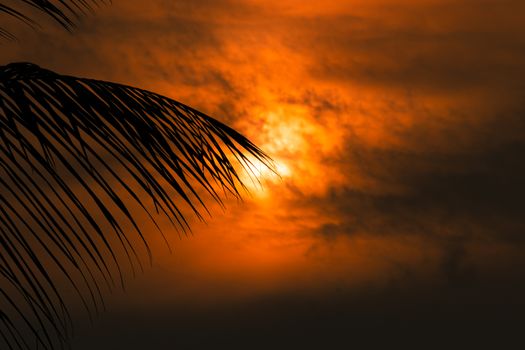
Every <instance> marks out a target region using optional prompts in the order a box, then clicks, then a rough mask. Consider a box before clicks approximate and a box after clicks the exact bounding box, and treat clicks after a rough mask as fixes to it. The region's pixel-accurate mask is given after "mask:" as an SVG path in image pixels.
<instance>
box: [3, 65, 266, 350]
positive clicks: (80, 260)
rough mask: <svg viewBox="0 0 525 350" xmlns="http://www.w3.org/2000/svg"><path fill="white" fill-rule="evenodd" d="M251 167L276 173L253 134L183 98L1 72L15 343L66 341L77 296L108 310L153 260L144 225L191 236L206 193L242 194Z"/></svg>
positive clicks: (8, 309) (7, 337)
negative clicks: (110, 295) (170, 227)
mask: <svg viewBox="0 0 525 350" xmlns="http://www.w3.org/2000/svg"><path fill="white" fill-rule="evenodd" d="M252 161H257V162H262V163H263V164H265V165H266V166H269V167H271V162H270V161H269V158H268V157H267V156H266V155H265V154H264V153H263V152H262V151H261V150H260V149H259V148H258V147H256V146H255V145H254V144H253V143H251V142H250V141H249V140H248V139H246V138H245V137H244V136H242V135H240V134H239V133H237V132H236V131H235V130H233V129H231V128H229V127H228V126H226V125H224V124H222V123H220V122H219V121H217V120H215V119H213V118H211V117H209V116H207V115H205V114H203V113H201V112H198V111H196V110H194V109H192V108H190V107H188V106H185V105H183V104H181V103H179V102H176V101H174V100H172V99H169V98H166V97H163V96H160V95H158V94H155V93H152V92H148V91H145V90H141V89H137V88H133V87H130V86H125V85H120V84H115V83H109V82H104V81H98V80H92V79H84V78H76V77H72V76H64V75H59V74H56V73H54V72H51V71H49V70H45V69H41V68H40V67H38V66H36V65H33V64H29V63H15V64H9V65H7V66H2V67H0V249H1V252H0V294H1V296H0V300H1V301H2V304H0V334H1V336H0V339H2V338H3V342H4V346H5V347H7V348H8V349H30V348H32V347H34V346H35V343H36V344H38V348H40V349H54V348H58V347H61V346H63V345H64V344H67V338H68V336H69V334H70V331H71V318H70V316H69V311H68V306H67V305H68V296H67V295H66V294H75V295H76V296H77V297H78V298H80V300H81V302H82V303H83V304H84V306H85V308H86V309H87V310H88V312H89V313H93V312H97V311H98V310H99V309H100V308H103V299H102V295H103V293H104V290H106V289H111V288H113V287H114V286H115V285H120V284H122V283H123V282H122V281H123V278H124V277H123V275H125V272H124V271H125V270H126V269H125V268H123V267H122V266H123V265H122V263H123V261H127V263H126V264H125V266H131V268H132V269H136V268H141V266H142V262H141V261H142V260H143V259H142V257H143V256H146V254H149V248H148V243H147V242H148V237H151V234H152V233H151V232H150V231H145V230H144V227H145V226H144V225H145V221H146V220H144V219H137V218H139V217H143V218H147V219H148V220H149V222H152V223H153V225H154V226H157V227H159V225H157V221H158V219H159V218H162V217H167V218H169V219H170V220H171V222H172V223H173V224H174V225H175V226H176V227H178V229H179V232H186V231H187V230H189V225H190V224H189V221H188V215H190V214H195V215H196V216H197V217H199V218H202V212H203V210H204V212H206V210H207V209H206V205H205V201H206V197H210V196H211V198H213V199H215V201H217V202H218V203H222V202H221V200H222V199H221V198H224V195H225V194H231V195H233V196H235V197H239V189H241V188H243V186H244V185H243V183H242V181H241V177H240V173H239V171H240V170H242V169H243V168H248V169H249V168H250V167H251V162H252ZM140 213H142V214H140ZM158 214H161V215H158ZM137 242H138V243H140V244H137ZM141 247H142V248H141ZM58 280H61V281H62V282H60V283H59V282H57V281H58ZM64 286H67V288H68V291H67V293H66V292H64V288H65V287H64ZM70 291H71V292H70ZM28 334H31V335H32V336H31V337H32V339H33V340H31V341H29V340H28V339H30V338H28ZM1 345H2V342H1V341H0V346H1Z"/></svg>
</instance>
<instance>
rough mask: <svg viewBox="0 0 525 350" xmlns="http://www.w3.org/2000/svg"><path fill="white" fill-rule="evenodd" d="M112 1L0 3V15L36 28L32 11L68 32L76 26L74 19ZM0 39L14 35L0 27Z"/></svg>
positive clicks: (53, 0) (13, 0)
mask: <svg viewBox="0 0 525 350" xmlns="http://www.w3.org/2000/svg"><path fill="white" fill-rule="evenodd" d="M109 2H111V1H110V0H10V1H8V2H6V1H2V2H0V13H4V14H6V15H8V16H11V17H14V18H16V19H17V20H19V21H21V22H23V23H25V24H27V25H29V26H31V27H34V26H36V25H37V20H35V19H34V18H32V17H31V14H30V13H29V12H30V10H31V9H36V10H38V12H41V13H43V14H45V15H46V16H48V17H51V18H52V19H53V20H54V21H56V22H57V23H59V24H60V25H61V26H62V27H64V28H65V29H67V30H71V28H72V27H73V26H74V25H75V22H74V19H78V18H79V17H80V16H81V15H82V14H84V13H86V11H92V10H93V6H99V5H100V4H104V3H109ZM0 37H5V38H14V36H13V34H12V33H11V32H10V31H9V30H7V29H5V28H2V27H0Z"/></svg>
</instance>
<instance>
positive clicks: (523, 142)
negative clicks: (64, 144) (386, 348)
mask: <svg viewBox="0 0 525 350" xmlns="http://www.w3.org/2000/svg"><path fill="white" fill-rule="evenodd" d="M524 22H525V3H524V2H523V1H520V0H481V1H480V0H477V1H473V0H460V1H459V0H455V1H452V0H441V1H438V0H426V1H415V0H398V1H394V0H368V1H364V0H359V1H358V0H346V1H344V0H325V1H322V2H319V1H304V0H303V1H299V0H280V1H262V0H213V1H211V0H192V1H180V0H150V1H147V2H144V1H138V0H127V1H122V0H114V1H113V4H112V5H110V6H101V7H100V8H98V9H97V10H96V11H95V13H93V14H90V15H88V16H87V17H85V18H83V19H82V20H81V22H80V23H79V25H78V27H77V28H76V29H75V30H74V33H73V34H69V33H67V32H64V31H63V30H62V29H61V28H59V27H58V26H56V25H54V24H53V23H49V24H46V25H43V28H42V29H41V30H39V31H34V30H32V29H29V28H24V27H19V28H17V33H16V34H17V35H18V37H19V40H18V42H3V43H1V44H0V48H1V49H0V62H1V63H0V64H5V63H8V62H14V61H30V62H33V63H36V64H39V65H40V66H42V67H45V68H48V69H52V70H54V71H57V72H60V73H64V74H70V75H75V76H82V77H90V78H96V79H101V80H107V81H115V82H119V83H124V84H128V85H131V86H138V87H142V88H144V89H147V90H150V91H154V92H157V93H160V94H163V95H165V96H169V97H171V98H173V99H176V100H178V101H180V102H183V103H185V104H188V105H190V106H192V107H195V108H197V109H199V110H201V111H203V112H205V113H207V114H209V115H211V116H213V117H215V118H216V119H218V120H220V121H223V122H225V123H227V124H228V125H231V126H233V127H234V128H236V129H237V130H239V131H240V132H242V133H243V134H244V135H246V136H247V137H248V138H250V139H251V140H252V141H254V142H255V143H256V144H257V145H258V146H260V147H261V148H262V149H263V150H264V151H266V152H267V153H268V154H269V155H270V156H271V157H272V158H273V159H274V161H275V166H276V169H277V171H278V173H279V174H280V177H278V176H275V175H274V174H272V173H271V172H269V171H267V170H265V169H264V168H262V167H261V168H258V169H256V171H258V172H259V174H260V179H261V184H256V183H255V184H253V183H250V182H249V181H250V180H249V179H248V177H247V178H246V180H247V181H248V182H247V184H248V188H249V192H250V193H249V194H244V195H243V199H244V200H243V201H242V202H239V201H237V200H234V199H229V200H227V201H226V208H225V209H224V210H223V209H221V208H220V207H219V206H214V205H213V204H211V212H212V216H211V217H208V218H207V219H206V223H203V222H199V221H198V220H196V219H195V220H192V228H193V231H192V233H191V235H188V236H184V235H183V234H182V235H180V233H179V232H176V231H174V230H171V231H169V230H168V232H166V234H167V236H168V237H169V241H170V246H171V249H172V252H171V253H170V251H169V249H168V248H167V247H166V245H165V244H164V242H163V240H162V238H161V237H159V236H158V235H157V234H154V233H153V232H152V233H151V234H148V235H149V236H148V240H149V241H150V243H151V246H152V250H153V255H154V260H153V264H152V266H151V267H148V268H146V271H145V272H144V273H139V274H137V276H135V277H132V276H130V277H129V278H128V280H127V283H126V291H125V292H123V291H118V290H116V291H113V292H112V293H111V294H109V293H108V295H107V297H106V301H107V310H106V311H105V312H103V313H101V314H100V315H99V316H98V317H97V318H96V320H95V322H94V324H93V325H90V324H89V323H88V322H87V320H86V316H85V315H84V316H83V313H82V312H81V311H79V312H78V317H77V323H78V327H77V332H76V337H75V338H74V340H73V345H74V348H75V349H93V348H97V349H108V350H109V349H117V348H119V349H145V348H151V349H167V348H177V347H178V346H179V347H181V348H189V347H192V346H194V347H197V348H199V347H200V346H202V347H204V346H210V345H214V346H228V347H231V348H245V347H246V346H248V347H249V348H250V347H253V348H256V347H257V346H261V347H267V346H272V347H273V348H285V347H288V348H300V347H305V346H308V345H316V346H318V347H321V346H324V347H326V348H335V346H336V344H340V343H344V344H358V343H360V342H363V343H366V344H375V343H383V342H384V343H386V344H390V345H392V344H395V343H396V342H399V343H403V344H405V345H407V346H408V345H414V347H417V346H420V345H421V344H426V346H432V345H436V344H441V343H442V344H449V345H450V344H452V346H454V345H458V347H459V344H473V342H486V341H489V340H490V341H495V342H496V343H497V344H500V345H501V343H502V342H505V341H510V340H513V339H518V338H517V332H518V330H519V329H520V327H519V326H520V324H521V325H522V324H523V311H525V303H524V301H523V297H522V296H523V293H524V292H525V283H524V281H525V280H524V278H523V277H525V276H524V272H523V271H525V256H524V254H523V249H524V248H525V236H524V230H525V220H524V217H525V215H524V214H525V204H524V203H525V202H524V200H523V198H524V197H525V185H524V183H523V179H524V177H525V164H524V163H523V154H524V152H525V102H524V101H525V65H524V64H523V62H525V27H524V26H523V23H524ZM44 23H45V21H44ZM520 322H521V323H520ZM460 342H462V343H460ZM452 348H454V347H452Z"/></svg>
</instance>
